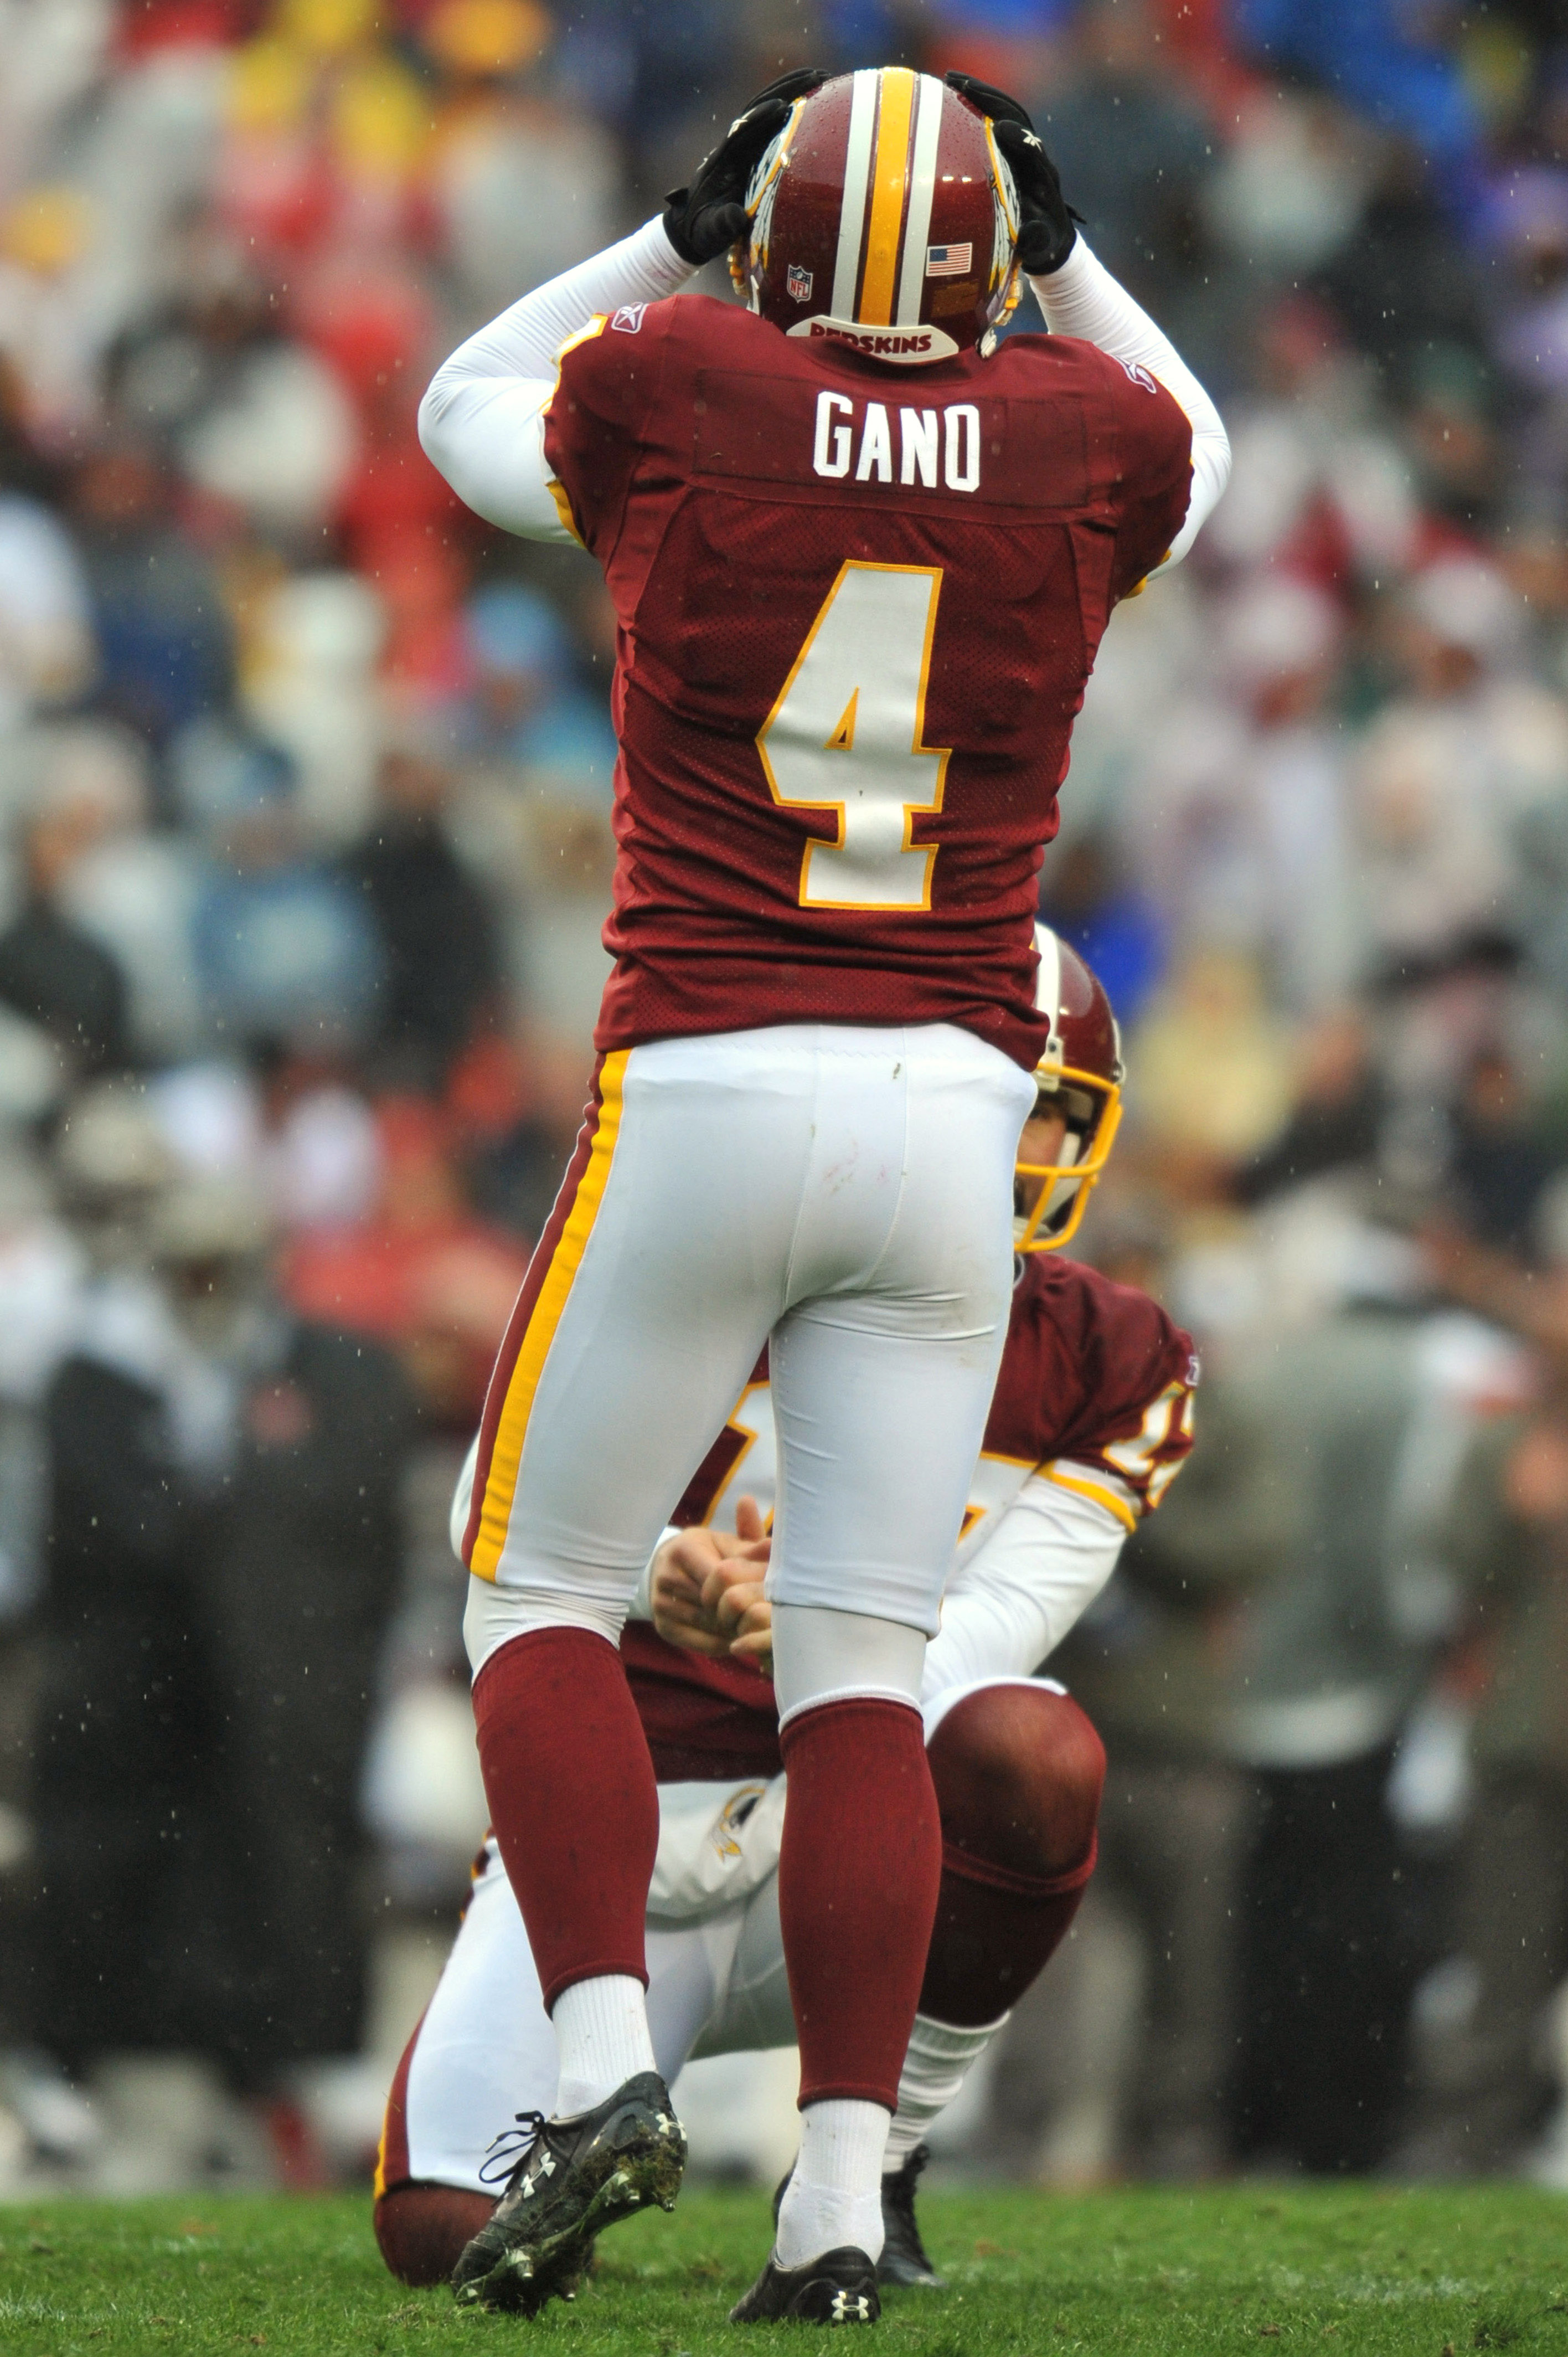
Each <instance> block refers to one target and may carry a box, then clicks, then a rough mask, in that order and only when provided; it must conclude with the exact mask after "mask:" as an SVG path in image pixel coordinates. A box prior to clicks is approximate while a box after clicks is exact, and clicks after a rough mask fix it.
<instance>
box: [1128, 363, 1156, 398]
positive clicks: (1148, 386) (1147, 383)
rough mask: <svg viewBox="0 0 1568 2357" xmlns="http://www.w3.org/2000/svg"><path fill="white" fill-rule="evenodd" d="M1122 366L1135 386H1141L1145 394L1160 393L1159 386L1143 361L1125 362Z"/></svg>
mask: <svg viewBox="0 0 1568 2357" xmlns="http://www.w3.org/2000/svg"><path fill="white" fill-rule="evenodd" d="M1122 367H1123V368H1124V369H1125V370H1126V371H1127V373H1128V375H1129V376H1130V377H1131V378H1132V380H1133V383H1134V384H1141V385H1142V386H1143V388H1144V392H1145V393H1158V391H1159V389H1160V388H1159V386H1158V385H1157V384H1156V383H1155V380H1154V378H1153V377H1152V376H1151V375H1150V374H1149V371H1148V370H1147V369H1146V368H1145V367H1144V364H1143V362H1142V361H1122Z"/></svg>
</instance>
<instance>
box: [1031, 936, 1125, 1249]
mask: <svg viewBox="0 0 1568 2357" xmlns="http://www.w3.org/2000/svg"><path fill="white" fill-rule="evenodd" d="M1035 947H1036V949H1037V950H1038V952H1039V953H1040V970H1039V973H1038V974H1037V975H1036V982H1035V1004H1036V1006H1037V1007H1038V1008H1039V1010H1040V1012H1041V1014H1042V1015H1048V1016H1049V1017H1050V1018H1051V1035H1050V1038H1049V1039H1047V1042H1046V1052H1045V1054H1044V1055H1043V1056H1042V1057H1041V1059H1040V1060H1039V1062H1038V1063H1037V1064H1036V1067H1035V1086H1036V1089H1037V1091H1038V1092H1039V1093H1038V1095H1037V1097H1036V1104H1035V1114H1034V1115H1033V1116H1032V1118H1035V1119H1037V1118H1038V1117H1039V1116H1040V1115H1041V1114H1061V1115H1063V1116H1065V1118H1066V1121H1067V1135H1066V1137H1065V1138H1064V1139H1063V1141H1062V1144H1061V1146H1060V1147H1059V1148H1058V1153H1059V1155H1060V1157H1061V1158H1060V1159H1059V1160H1058V1161H1056V1162H1037V1161H1035V1160H1034V1159H1033V1158H1032V1157H1031V1156H1030V1152H1029V1124H1028V1123H1027V1122H1026V1123H1025V1125H1024V1135H1023V1136H1022V1137H1021V1138H1020V1139H1019V1141H1018V1162H1017V1168H1016V1172H1015V1208H1016V1217H1015V1221H1014V1223H1013V1240H1014V1243H1015V1245H1016V1247H1017V1249H1018V1251H1019V1252H1050V1251H1052V1250H1054V1249H1055V1247H1056V1246H1057V1245H1058V1244H1065V1243H1066V1242H1067V1240H1068V1238H1069V1236H1071V1235H1076V1233H1077V1232H1078V1227H1079V1222H1080V1221H1081V1220H1082V1218H1083V1215H1084V1212H1085V1211H1087V1210H1088V1209H1089V1199H1090V1195H1091V1194H1092V1193H1093V1192H1094V1189H1095V1187H1096V1186H1097V1185H1098V1183H1099V1179H1100V1174H1101V1171H1102V1170H1103V1169H1104V1168H1105V1166H1106V1164H1107V1162H1109V1160H1110V1159H1111V1148H1112V1145H1113V1144H1114V1142H1115V1137H1116V1130H1117V1126H1118V1125H1119V1123H1120V1122H1121V1119H1122V1080H1123V1079H1124V1077H1125V1074H1124V1072H1123V1070H1122V1033H1121V1030H1120V1028H1118V1025H1117V1021H1116V1017H1115V1016H1114V1015H1113V1014H1112V1011H1111V1001H1110V1000H1109V999H1108V998H1107V997H1106V996H1105V990H1104V985H1102V984H1101V981H1100V978H1099V976H1098V975H1097V974H1091V973H1090V969H1089V968H1088V966H1086V965H1085V963H1084V962H1083V960H1082V959H1081V958H1080V957H1079V953H1078V952H1077V951H1076V950H1074V949H1069V946H1068V944H1067V942H1064V941H1060V940H1058V937H1057V935H1056V934H1055V933H1053V932H1052V931H1050V929H1049V928H1048V926H1046V925H1036V927H1035Z"/></svg>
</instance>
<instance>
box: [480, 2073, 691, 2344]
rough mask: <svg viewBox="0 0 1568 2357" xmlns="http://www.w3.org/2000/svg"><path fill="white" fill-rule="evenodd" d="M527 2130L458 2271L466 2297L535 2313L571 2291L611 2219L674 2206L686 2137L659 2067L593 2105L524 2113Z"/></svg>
mask: <svg viewBox="0 0 1568 2357" xmlns="http://www.w3.org/2000/svg"><path fill="white" fill-rule="evenodd" d="M518 2118H519V2123H520V2125H521V2126H522V2127H524V2129H525V2130H526V2131H527V2142H526V2144H525V2146H524V2148H523V2150H522V2153H521V2157H520V2158H519V2159H518V2161H517V2164H516V2166H515V2167H514V2168H513V2169H512V2171H511V2174H510V2177H509V2178H508V2179H507V2183H506V2190H505V2192H504V2193H503V2194H502V2195H501V2198H500V2200H499V2201H498V2202H497V2204H496V2207H495V2213H494V2215H493V2216H492V2217H490V2218H489V2219H488V2220H487V2222H485V2224H484V2225H483V2226H481V2227H480V2229H479V2231H478V2233H477V2234H476V2235H475V2237H474V2239H473V2241H472V2242H471V2243H470V2244H468V2247H467V2250H466V2251H465V2252H464V2253H463V2255H462V2257H461V2258H460V2259H459V2260H458V2262H457V2264H456V2267H455V2268H454V2269H453V2271H452V2289H453V2291H454V2293H455V2294H456V2298H457V2301H458V2304H459V2305H460V2306H462V2307H469V2308H502V2309H512V2310H514V2311H515V2312H517V2313H519V2314H521V2315H523V2316H536V2315H537V2314H538V2313H539V2310H540V2309H542V2307H543V2306H544V2304H545V2302H546V2300H549V2299H570V2298H572V2297H573V2295H574V2294H575V2291H576V2288H577V2286H578V2284H579V2283H580V2282H581V2280H582V2276H583V2271H584V2269H585V2266H587V2264H588V2260H589V2258H590V2257H591V2256H592V2254H593V2247H594V2238H595V2236H596V2234H598V2233H600V2232H601V2231H602V2230H603V2229H604V2228H605V2227H606V2226H613V2225H615V2224H616V2223H617V2222H618V2220H620V2219H622V2218H629V2217H631V2216H632V2215H633V2214H634V2213H635V2212H637V2211H639V2210H644V2209H646V2208H647V2207H648V2205H649V2204H650V2202H657V2203H658V2205H659V2207H660V2209H661V2210H672V2209H673V2208H674V2207H675V2196H676V2195H677V2193H679V2191H680V2190H681V2178H682V2172H683V2171H684V2169H685V2166H686V2139H685V2136H683V2135H682V2131H681V2124H680V2122H679V2120H677V2118H676V2117H675V2115H674V2112H673V2110H672V2109H671V2103H670V2092H669V2089H668V2088H667V2087H666V2086H665V2084H664V2082H663V2080H662V2079H660V2077H659V2075H658V2073H657V2072H653V2071H643V2072H639V2074H638V2076H637V2077H636V2078H635V2079H628V2081H627V2083H626V2084H625V2085H624V2086H623V2087H618V2088H617V2089H616V2092H615V2093H614V2094H613V2095H611V2096H609V2097H607V2100H606V2101H605V2102H604V2103H602V2104H597V2105H596V2107H595V2109H594V2110H593V2111H591V2112H578V2113H577V2114H576V2115H575V2116H574V2117H573V2118H571V2119H565V2120H547V2119H546V2118H545V2117H544V2115H542V2113H540V2112H523V2113H520V2114H519V2115H518Z"/></svg>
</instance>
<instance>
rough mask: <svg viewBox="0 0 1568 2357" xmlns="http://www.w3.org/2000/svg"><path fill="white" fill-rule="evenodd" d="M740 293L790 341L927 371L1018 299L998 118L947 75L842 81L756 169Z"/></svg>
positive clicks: (802, 105)
mask: <svg viewBox="0 0 1568 2357" xmlns="http://www.w3.org/2000/svg"><path fill="white" fill-rule="evenodd" d="M746 213H747V215H748V216H749V219H750V221H751V237H750V241H749V244H748V245H747V246H746V247H744V248H742V247H736V251H735V255H734V257H733V266H734V269H735V273H736V284H737V285H739V286H740V288H741V289H742V291H743V292H745V293H746V294H747V295H748V296H749V297H750V301H751V307H752V309H753V310H754V311H760V312H761V314H762V316H763V317H764V318H765V319H771V320H772V321H773V323H774V325H775V327H779V328H783V330H784V332H785V334H786V335H787V336H831V337H834V338H836V339H838V340H839V341H841V342H849V343H853V344H854V345H855V346H856V347H857V348H858V349H859V350H862V351H866V352H870V353H873V354H874V355H875V358H876V359H878V360H886V361H902V362H904V363H905V364H906V365H908V364H911V363H912V364H917V365H918V364H919V363H921V362H925V361H938V360H945V359H947V358H948V357H950V355H951V354H952V353H954V352H958V351H963V350H967V349H968V347H969V346H971V345H972V344H977V343H979V342H981V340H982V339H983V338H984V337H985V336H986V335H987V333H988V331H989V330H990V329H991V328H993V326H994V325H995V323H996V322H997V320H998V319H1001V318H1003V317H1005V316H1006V314H1007V313H1008V312H1009V311H1011V310H1012V308H1013V307H1014V305H1015V303H1016V302H1017V300H1018V267H1017V259H1016V255H1015V242H1016V239H1017V234H1018V199H1017V195H1016V192H1015V188H1014V185H1013V176H1012V173H1011V172H1010V171H1009V170H1008V167H1007V164H1006V161H1005V159H1004V157H1003V156H1002V155H1001V154H1000V153H999V152H998V150H997V145H996V141H995V138H994V136H993V132H992V127H991V124H990V122H989V121H988V120H987V118H986V117H985V116H984V115H983V114H982V113H981V112H980V110H979V108H978V107H975V106H972V105H971V103H970V102H969V100H968V99H967V98H961V96H960V95H959V93H958V91H955V90H950V89H949V88H948V86H947V84H946V83H945V82H940V81H938V80H937V79H936V77H935V75H934V74H922V73H915V72H912V71H911V70H910V69H909V68H908V67H907V66H883V67H881V68H879V69H876V68H872V69H867V70H865V71H864V72H860V73H853V74H840V75H838V76H837V77H836V78H835V79H834V80H833V81H826V82H823V83H822V87H821V88H820V89H818V90H814V91H811V92H810V93H809V95H807V96H806V97H804V98H798V99H796V101H795V102H794V103H793V105H792V106H791V107H790V109H789V121H788V123H786V124H785V125H784V128H783V130H782V131H781V132H780V133H779V136H778V137H777V138H776V139H775V140H774V141H773V142H772V144H771V145H770V146H769V147H768V149H767V151H766V153H765V154H764V155H763V156H762V158H761V160H760V162H759V163H758V165H757V169H756V171H755V172H754V173H753V175H752V178H751V185H750V187H749V188H748V189H747V190H746Z"/></svg>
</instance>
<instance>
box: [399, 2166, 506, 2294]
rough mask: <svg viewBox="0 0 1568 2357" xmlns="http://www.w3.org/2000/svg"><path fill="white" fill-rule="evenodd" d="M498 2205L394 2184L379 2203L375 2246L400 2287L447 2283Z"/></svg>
mask: <svg viewBox="0 0 1568 2357" xmlns="http://www.w3.org/2000/svg"><path fill="white" fill-rule="evenodd" d="M495 2206H496V2205H495V2203H494V2202H493V2201H490V2200H489V2198H488V2197H487V2196H486V2195H485V2194H483V2193H467V2192H465V2191H464V2190H463V2189H462V2188H461V2187H460V2186H456V2185H394V2186H393V2188H392V2191H391V2192H390V2193H383V2194H382V2195H381V2199H380V2201H378V2202H377V2203H376V2209H375V2228H376V2242H377V2244H378V2245H379V2246H380V2249H381V2256H382V2258H383V2259H384V2260H385V2261H386V2263H387V2266H388V2268H389V2270H390V2271H391V2273H392V2274H393V2275H394V2276H396V2277H397V2279H398V2281H399V2283H405V2284H413V2285H414V2286H415V2287H419V2288H423V2287H424V2286H425V2285H427V2284H438V2283H445V2282H446V2278H447V2277H448V2276H450V2274H451V2272H452V2270H453V2268H454V2267H455V2266H456V2264H457V2262H458V2260H459V2259H460V2258H461V2257H462V2255H463V2252H464V2250H465V2248H466V2247H467V2244H469V2243H470V2242H472V2240H473V2238H474V2236H475V2235H476V2234H477V2233H478V2231H479V2229H480V2227H481V2226H482V2225H483V2224H484V2223H485V2221H486V2220H487V2219H488V2218H489V2214H490V2212H491V2211H492V2210H493V2209H494V2208H495Z"/></svg>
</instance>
